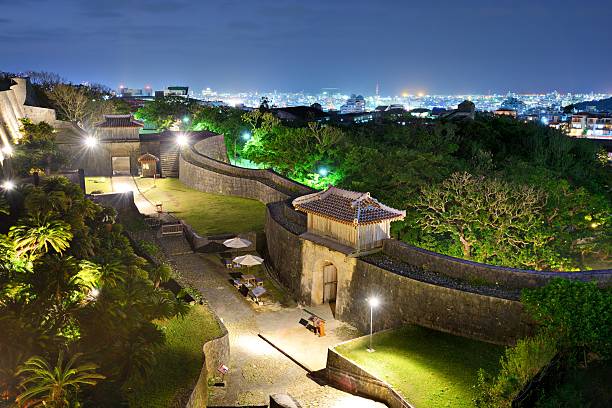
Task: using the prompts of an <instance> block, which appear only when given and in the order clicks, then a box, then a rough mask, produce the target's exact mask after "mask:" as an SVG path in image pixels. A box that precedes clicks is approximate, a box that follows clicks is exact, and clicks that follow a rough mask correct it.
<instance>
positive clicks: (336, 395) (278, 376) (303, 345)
mask: <svg viewBox="0 0 612 408" xmlns="http://www.w3.org/2000/svg"><path fill="white" fill-rule="evenodd" d="M171 261H172V262H173V263H174V265H175V267H176V268H177V270H178V271H179V272H180V273H181V275H182V278H183V279H185V280H187V281H189V282H191V283H192V284H194V285H195V286H196V287H197V288H198V289H200V290H201V291H202V293H203V294H204V296H205V297H206V299H207V300H208V302H209V304H210V306H211V307H212V308H213V309H214V310H215V312H216V313H217V315H218V316H219V317H220V318H221V319H222V320H223V322H224V323H225V326H226V327H227V329H228V331H229V336H230V350H231V352H230V354H231V357H230V361H229V364H228V366H229V367H230V372H229V374H228V375H227V376H226V380H227V386H226V387H223V388H213V390H212V393H211V397H210V400H209V404H210V406H213V407H214V406H236V405H262V404H267V403H268V399H269V395H270V394H274V393H289V394H291V395H292V396H293V397H294V398H296V399H297V400H298V401H299V402H300V404H302V406H303V407H304V408H308V407H330V408H334V407H351V408H358V407H384V405H383V404H380V403H377V402H374V401H371V400H368V399H364V398H360V397H356V396H353V395H350V394H347V393H345V392H342V391H339V390H337V389H335V388H332V387H329V386H320V385H319V384H317V383H316V382H314V381H313V380H311V379H310V378H309V377H308V376H307V372H306V371H305V370H304V369H302V368H301V367H300V366H298V365H297V364H295V363H294V362H292V361H291V360H290V359H289V358H287V357H286V356H284V355H283V354H281V353H280V352H279V351H278V350H276V349H275V348H274V347H272V346H270V345H269V344H268V343H266V342H265V341H263V340H262V339H261V338H260V337H258V334H259V333H263V334H264V335H266V336H267V337H269V338H270V339H271V340H273V341H274V342H278V343H279V344H280V345H281V346H283V347H287V348H289V349H290V351H291V353H292V354H295V355H296V358H298V360H300V359H302V360H303V363H304V364H305V365H307V366H312V367H313V368H315V369H316V368H320V367H321V362H322V361H323V360H322V356H323V355H324V354H323V353H326V350H327V347H328V346H329V345H331V344H335V343H337V342H338V341H342V340H346V339H348V338H351V337H354V336H356V333H354V332H351V330H350V327H347V326H346V325H343V324H341V323H339V322H336V321H333V322H332V321H331V320H330V327H329V330H328V331H329V334H328V336H326V337H323V338H317V337H315V336H314V335H313V334H311V333H309V332H308V331H306V329H305V328H304V327H303V326H300V325H299V323H298V321H299V319H300V317H303V316H305V312H304V310H302V309H299V308H280V307H278V308H276V310H271V309H270V308H264V309H258V310H256V309H255V308H254V307H253V305H252V304H251V303H250V302H248V301H247V300H246V299H245V298H244V297H242V296H241V295H240V294H239V293H238V291H236V289H235V288H234V287H233V286H231V285H230V284H229V280H228V279H229V275H228V273H227V270H226V269H225V268H223V267H222V266H221V264H220V261H219V259H218V258H217V257H216V256H215V255H203V254H197V253H193V254H185V255H181V256H174V257H171ZM312 311H313V312H314V313H316V314H319V313H321V314H324V313H325V309H324V308H317V310H316V311H315V310H312ZM323 317H328V318H329V316H323ZM289 336H291V338H292V337H293V336H296V337H295V338H296V339H297V340H296V341H295V342H293V343H292V342H291V341H289V340H288V339H290V337H289ZM308 350H310V354H311V355H314V356H315V357H314V358H312V357H311V356H309V353H308Z"/></svg>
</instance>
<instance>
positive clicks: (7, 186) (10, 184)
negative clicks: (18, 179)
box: [2, 180, 15, 191]
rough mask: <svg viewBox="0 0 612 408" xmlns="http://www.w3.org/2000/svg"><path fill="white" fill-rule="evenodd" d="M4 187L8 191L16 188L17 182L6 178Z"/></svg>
mask: <svg viewBox="0 0 612 408" xmlns="http://www.w3.org/2000/svg"><path fill="white" fill-rule="evenodd" d="M2 188H3V189H5V190H6V191H11V190H12V189H14V188H15V183H13V182H12V181H11V180H6V181H5V182H4V183H2Z"/></svg>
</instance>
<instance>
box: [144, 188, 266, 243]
mask: <svg viewBox="0 0 612 408" xmlns="http://www.w3.org/2000/svg"><path fill="white" fill-rule="evenodd" d="M136 182H137V184H138V187H139V188H140V190H141V191H142V192H143V193H144V195H145V197H146V198H147V199H149V200H150V201H151V202H153V203H158V202H160V203H162V205H163V209H164V211H169V212H171V213H173V214H174V215H175V216H177V217H178V218H180V219H182V220H185V222H187V223H188V224H189V225H191V226H192V227H193V228H194V229H195V230H196V231H197V232H198V233H199V234H200V235H215V234H223V233H239V232H247V231H262V230H263V227H264V223H265V214H266V207H265V205H264V204H262V203H260V202H259V201H256V200H251V199H248V198H240V197H231V196H225V195H221V194H211V193H203V192H201V191H197V190H194V189H191V188H189V187H187V186H185V185H184V184H183V183H181V182H180V181H179V180H178V179H173V178H166V179H159V180H156V181H155V186H153V179H149V178H142V179H138V178H137V179H136Z"/></svg>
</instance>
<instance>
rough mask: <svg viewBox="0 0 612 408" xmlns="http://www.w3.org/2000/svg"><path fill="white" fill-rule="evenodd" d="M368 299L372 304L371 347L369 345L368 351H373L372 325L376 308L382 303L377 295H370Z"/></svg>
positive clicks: (370, 304) (369, 303)
mask: <svg viewBox="0 0 612 408" xmlns="http://www.w3.org/2000/svg"><path fill="white" fill-rule="evenodd" d="M367 301H368V305H369V306H370V347H368V353H373V352H374V348H373V347H372V331H373V329H372V327H373V323H374V308H376V307H378V305H380V300H379V299H378V298H377V297H369V298H368V299H367Z"/></svg>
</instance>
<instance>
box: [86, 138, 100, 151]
mask: <svg viewBox="0 0 612 408" xmlns="http://www.w3.org/2000/svg"><path fill="white" fill-rule="evenodd" d="M84 143H85V146H87V147H88V148H90V149H92V148H94V147H96V146H97V145H98V139H96V138H95V137H93V136H87V137H86V138H85V142H84Z"/></svg>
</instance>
